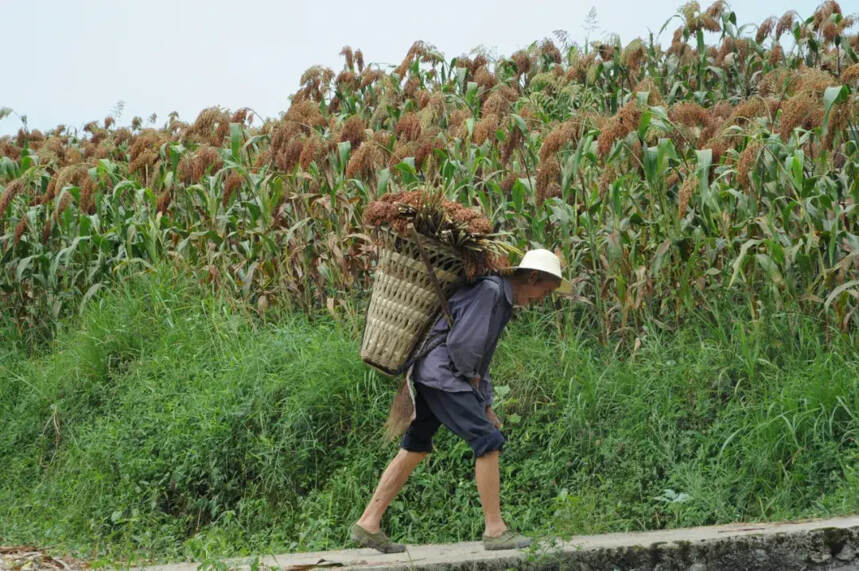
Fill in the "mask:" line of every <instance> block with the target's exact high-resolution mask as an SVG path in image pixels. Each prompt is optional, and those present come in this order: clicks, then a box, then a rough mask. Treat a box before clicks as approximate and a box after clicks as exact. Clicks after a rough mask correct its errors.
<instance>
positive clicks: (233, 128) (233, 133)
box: [230, 123, 242, 162]
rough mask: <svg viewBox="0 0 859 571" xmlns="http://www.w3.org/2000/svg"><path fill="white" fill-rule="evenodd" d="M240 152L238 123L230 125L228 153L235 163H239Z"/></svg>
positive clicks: (240, 139) (240, 131)
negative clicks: (231, 154) (229, 152)
mask: <svg viewBox="0 0 859 571" xmlns="http://www.w3.org/2000/svg"><path fill="white" fill-rule="evenodd" d="M241 150H242V126H241V124H239V123H230V151H232V153H233V159H234V160H235V161H236V162H239V161H241V158H240V155H239V153H240V152H241Z"/></svg>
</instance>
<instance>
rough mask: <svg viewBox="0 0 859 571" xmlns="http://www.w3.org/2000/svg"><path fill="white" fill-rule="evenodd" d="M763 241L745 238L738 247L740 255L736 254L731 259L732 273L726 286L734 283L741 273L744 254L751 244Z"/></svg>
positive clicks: (744, 258) (755, 244) (754, 244)
mask: <svg viewBox="0 0 859 571" xmlns="http://www.w3.org/2000/svg"><path fill="white" fill-rule="evenodd" d="M761 242H763V240H746V242H745V243H744V244H743V245H742V246H741V247H740V255H739V256H737V259H735V260H734V261H733V263H732V264H731V267H732V268H733V270H734V271H733V273H732V274H731V280H730V281H729V282H728V287H729V288H730V287H731V286H733V285H734V282H735V281H736V279H737V277H739V275H740V274H741V273H742V270H743V262H744V261H745V260H746V255H747V254H748V252H749V248H751V247H752V246H757V245H758V244H760V243H761Z"/></svg>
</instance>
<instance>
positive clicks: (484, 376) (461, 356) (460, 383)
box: [412, 276, 513, 406]
mask: <svg viewBox="0 0 859 571" xmlns="http://www.w3.org/2000/svg"><path fill="white" fill-rule="evenodd" d="M448 304H449V305H450V312H451V314H452V316H453V329H452V330H450V332H449V333H448V325H447V320H446V319H445V318H444V315H441V316H440V317H439V318H438V319H437V320H436V322H435V323H434V324H433V326H432V328H431V329H430V333H429V335H430V336H431V337H433V336H435V335H436V334H441V335H442V336H444V335H445V334H447V342H446V343H442V344H441V345H439V346H438V347H436V348H435V349H433V350H432V351H430V352H429V353H428V354H427V355H426V356H425V357H423V358H422V359H419V360H417V361H416V362H415V364H414V369H412V379H413V380H414V381H415V382H416V383H421V384H423V385H426V386H429V387H432V388H435V389H441V390H443V391H448V392H464V391H470V390H472V385H471V379H473V378H474V377H480V392H481V394H482V395H483V397H484V399H485V400H486V405H487V406H489V405H491V404H492V379H491V378H490V376H489V362H490V361H491V360H492V355H493V354H494V353H495V346H496V345H497V344H498V338H499V337H500V336H501V332H502V331H503V330H504V326H505V325H507V322H508V321H509V320H510V315H511V314H512V313H513V288H512V286H511V285H510V280H509V279H508V278H505V277H499V276H485V277H482V278H479V279H477V280H476V281H475V282H474V283H472V284H469V285H466V286H463V287H461V288H460V289H458V290H457V291H456V292H454V294H453V295H452V296H451V297H450V299H449V300H448Z"/></svg>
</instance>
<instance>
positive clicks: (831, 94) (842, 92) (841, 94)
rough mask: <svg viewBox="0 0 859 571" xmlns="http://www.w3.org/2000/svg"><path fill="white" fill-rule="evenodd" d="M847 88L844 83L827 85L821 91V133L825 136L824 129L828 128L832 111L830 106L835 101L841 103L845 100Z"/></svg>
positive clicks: (847, 93)
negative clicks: (824, 89)
mask: <svg viewBox="0 0 859 571" xmlns="http://www.w3.org/2000/svg"><path fill="white" fill-rule="evenodd" d="M848 95H849V90H848V89H847V86H846V85H836V86H833V87H827V88H826V91H824V92H823V135H824V136H826V131H827V129H828V128H829V114H830V113H831V112H832V106H833V105H835V104H836V103H843V102H844V101H846V100H847V97H848Z"/></svg>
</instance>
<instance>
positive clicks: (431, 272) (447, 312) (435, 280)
mask: <svg viewBox="0 0 859 571" xmlns="http://www.w3.org/2000/svg"><path fill="white" fill-rule="evenodd" d="M411 229H412V236H413V237H414V239H415V244H417V246H418V252H419V253H420V255H421V259H422V260H423V262H424V265H425V266H426V267H427V273H428V274H429V278H430V282H431V283H432V285H433V289H435V293H436V295H437V296H438V299H439V301H440V302H441V310H442V311H443V312H444V318H445V319H446V320H447V326H448V329H453V316H452V315H451V313H450V306H449V305H448V304H447V298H446V297H445V295H444V290H443V289H442V288H441V284H440V283H438V278H437V277H436V275H435V271H434V270H433V269H432V264H431V263H430V260H429V257H428V256H427V253H426V251H425V250H424V247H423V244H421V238H420V235H419V234H418V231H417V230H415V227H414V225H412V228H411Z"/></svg>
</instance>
